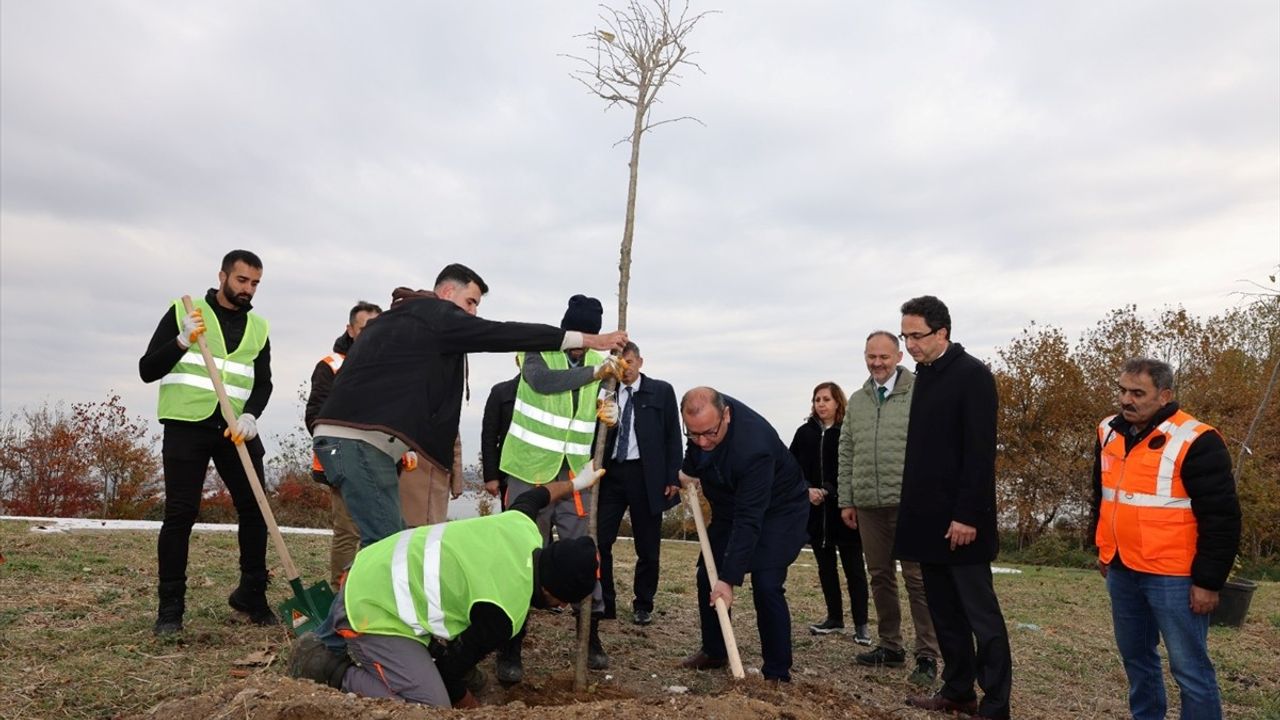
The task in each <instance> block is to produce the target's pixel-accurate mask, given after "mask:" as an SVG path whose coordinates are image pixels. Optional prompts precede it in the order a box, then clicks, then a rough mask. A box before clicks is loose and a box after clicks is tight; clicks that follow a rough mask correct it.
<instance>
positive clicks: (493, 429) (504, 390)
mask: <svg viewBox="0 0 1280 720" xmlns="http://www.w3.org/2000/svg"><path fill="white" fill-rule="evenodd" d="M517 366H518V363H517ZM519 385H520V373H519V372H517V373H516V376H515V377H513V378H511V379H510V380H503V381H502V382H500V383H497V384H496V385H494V386H493V388H492V389H490V390H489V399H488V400H485V403H484V418H483V419H482V420H481V421H480V468H481V474H482V476H483V478H484V491H485V492H487V493H489V494H490V495H492V496H494V497H496V498H498V504H499V505H498V506H499V508H501V509H502V510H506V509H507V474H506V473H504V472H502V468H501V467H500V465H501V461H502V441H503V440H505V439H506V437H507V430H509V429H510V428H511V413H512V410H513V409H514V407H515V404H516V388H517V387H519Z"/></svg>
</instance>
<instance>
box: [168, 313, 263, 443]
mask: <svg viewBox="0 0 1280 720" xmlns="http://www.w3.org/2000/svg"><path fill="white" fill-rule="evenodd" d="M192 304H193V305H194V306H195V307H197V308H200V309H201V310H203V311H204V317H205V328H206V330H205V336H204V337H205V344H207V345H208V346H209V353H210V354H211V355H213V362H214V366H215V367H216V368H217V369H218V371H219V373H220V374H221V375H222V384H223V385H224V386H225V387H226V390H227V399H228V400H230V401H231V407H232V408H233V409H234V410H235V411H236V414H237V415H238V414H240V413H242V412H244V404H245V401H247V400H248V399H249V396H250V395H252V394H253V383H254V371H253V362H254V360H255V359H256V358H257V357H258V354H259V353H261V352H262V348H263V347H265V346H266V344H267V333H268V331H269V328H268V325H267V321H266V320H265V319H264V318H263V317H262V316H260V315H258V314H256V313H252V312H250V313H249V314H248V316H247V318H246V321H245V330H244V337H243V338H241V340H240V345H239V346H238V347H237V348H236V349H235V351H234V352H231V353H228V352H227V349H226V340H225V339H224V338H223V335H222V326H221V324H220V323H219V322H218V318H217V315H216V314H215V313H214V310H213V308H212V307H210V305H209V302H208V301H207V300H205V299H204V298H201V299H199V300H196V301H194V302H193V303H192ZM173 307H174V314H175V317H176V319H177V325H178V332H182V319H183V318H184V317H186V314H187V313H186V310H185V309H184V308H183V306H182V301H181V300H177V301H175V302H174V304H173ZM217 406H218V395H217V393H216V392H215V391H214V389H213V380H212V379H211V378H210V377H209V370H208V368H206V367H205V364H204V356H203V354H202V353H201V352H200V346H199V345H198V344H197V345H192V346H191V347H190V348H188V349H187V352H186V353H185V354H184V355H183V356H182V357H181V358H179V359H178V362H177V363H176V364H174V366H173V368H172V369H171V370H169V372H168V373H167V374H166V375H165V376H164V377H162V378H160V398H159V403H158V405H157V415H158V416H159V417H160V418H161V419H168V420H184V421H187V422H198V421H200V420H204V419H205V418H207V417H209V416H210V415H212V414H213V412H214V411H215V409H216V408H217Z"/></svg>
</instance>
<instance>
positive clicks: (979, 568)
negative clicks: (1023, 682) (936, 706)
mask: <svg viewBox="0 0 1280 720" xmlns="http://www.w3.org/2000/svg"><path fill="white" fill-rule="evenodd" d="M920 572H921V575H923V576H924V594H925V597H926V598H927V599H928V601H929V615H930V616H931V617H932V618H933V629H934V631H935V632H937V634H938V648H939V649H940V650H941V651H942V662H943V668H942V689H941V690H940V691H939V692H940V693H941V694H942V695H943V696H944V697H946V698H949V699H951V700H956V701H968V700H973V699H975V698H976V697H977V693H975V692H974V690H973V683H974V681H975V680H976V681H977V683H978V686H979V687H981V688H982V693H983V696H982V702H981V703H979V705H978V713H979V714H980V715H981V716H983V717H989V718H1008V717H1009V692H1010V690H1011V689H1012V686H1013V658H1012V657H1011V655H1010V653H1009V631H1008V628H1006V627H1005V623H1004V615H1003V614H1002V613H1001V612H1000V601H999V600H998V599H997V598H996V591H995V588H994V587H993V586H992V584H991V564H990V563H981V564H976V565H933V564H929V563H920ZM975 642H976V643H977V651H976V652H975V651H974V644H975Z"/></svg>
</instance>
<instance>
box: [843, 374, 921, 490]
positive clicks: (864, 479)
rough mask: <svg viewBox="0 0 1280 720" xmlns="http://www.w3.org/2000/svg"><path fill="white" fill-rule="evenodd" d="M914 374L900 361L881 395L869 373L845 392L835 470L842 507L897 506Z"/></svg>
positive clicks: (900, 488)
mask: <svg viewBox="0 0 1280 720" xmlns="http://www.w3.org/2000/svg"><path fill="white" fill-rule="evenodd" d="M915 379H916V376H915V374H914V373H912V372H911V371H910V370H907V369H906V368H904V367H902V366H901V365H899V366H898V380H897V382H896V383H894V386H893V390H892V391H891V392H890V393H889V395H888V397H886V398H885V402H884V405H881V404H880V400H879V398H878V397H877V395H876V390H875V387H876V384H875V381H873V380H872V379H870V378H867V382H866V383H864V384H863V386H862V387H861V388H859V389H858V390H857V392H854V393H853V394H852V395H850V396H849V409H848V410H847V411H846V412H845V416H844V426H843V428H841V431H840V464H839V471H838V474H837V476H836V480H837V485H838V486H839V500H840V507H842V508H846V507H865V508H880V507H895V506H896V505H897V504H898V499H899V498H900V497H901V496H902V464H903V460H904V458H905V457H906V452H907V419H908V417H909V416H910V414H911V394H912V388H913V387H914V385H915Z"/></svg>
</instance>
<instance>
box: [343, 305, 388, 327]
mask: <svg viewBox="0 0 1280 720" xmlns="http://www.w3.org/2000/svg"><path fill="white" fill-rule="evenodd" d="M362 312H367V313H375V314H377V315H381V314H382V308H380V307H378V306H377V305H374V304H373V303H371V302H365V301H364V300H360V301H359V302H357V303H356V306H355V307H353V308H351V312H349V313H347V323H348V324H350V325H354V324H355V322H356V314H357V313H362Z"/></svg>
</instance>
